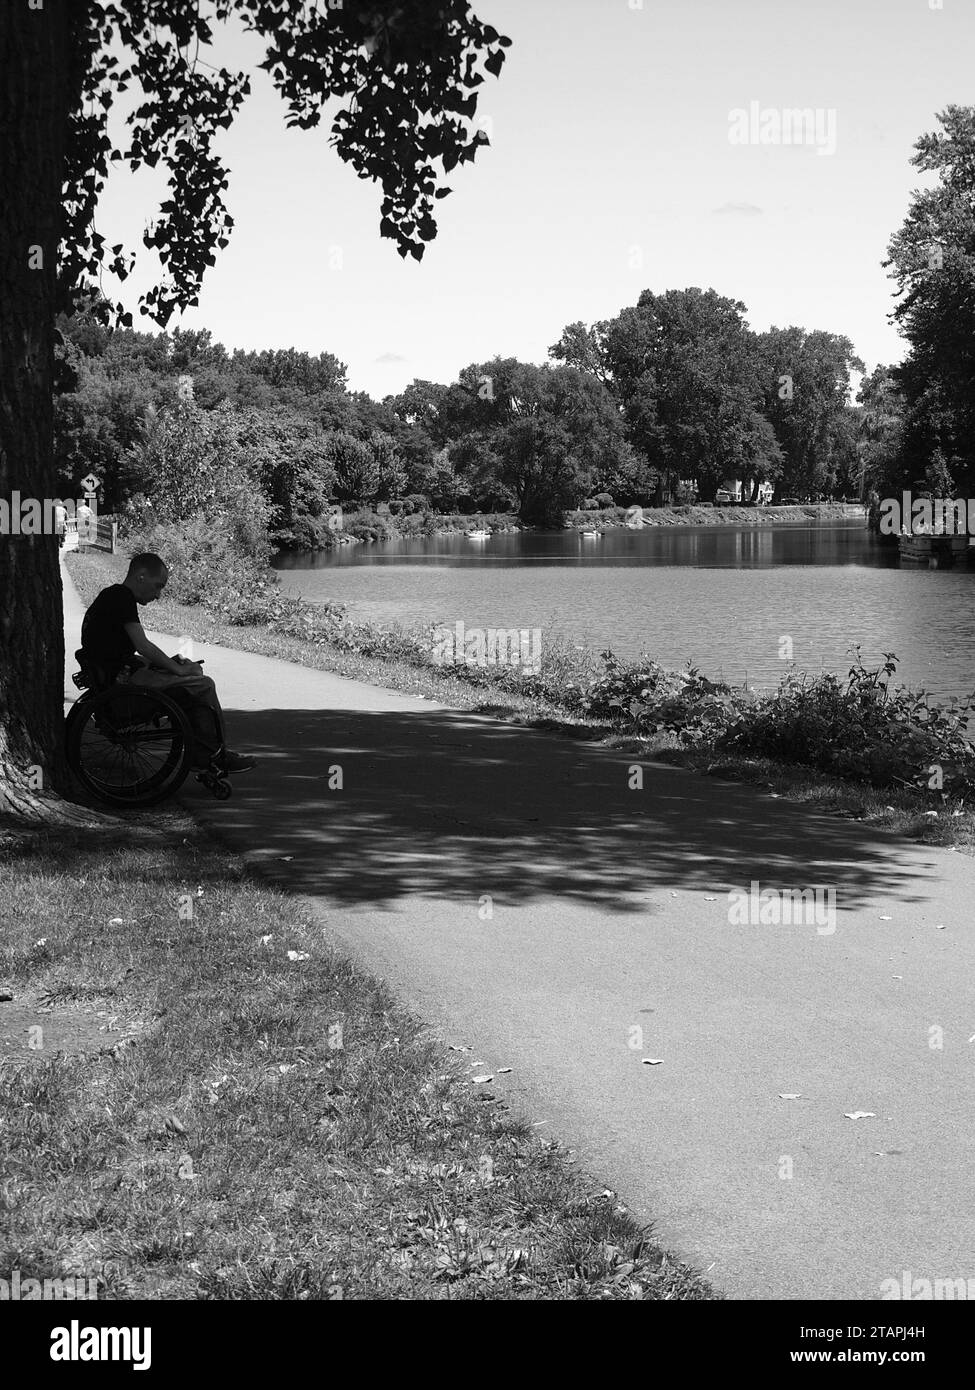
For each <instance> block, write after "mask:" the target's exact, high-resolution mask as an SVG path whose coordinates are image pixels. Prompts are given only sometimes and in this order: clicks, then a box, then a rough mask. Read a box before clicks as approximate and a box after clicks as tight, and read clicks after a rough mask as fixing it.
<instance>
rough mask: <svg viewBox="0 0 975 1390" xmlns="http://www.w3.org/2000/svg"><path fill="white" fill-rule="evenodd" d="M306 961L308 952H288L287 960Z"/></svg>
mask: <svg viewBox="0 0 975 1390" xmlns="http://www.w3.org/2000/svg"><path fill="white" fill-rule="evenodd" d="M307 959H308V952H307V951H289V952H288V960H307Z"/></svg>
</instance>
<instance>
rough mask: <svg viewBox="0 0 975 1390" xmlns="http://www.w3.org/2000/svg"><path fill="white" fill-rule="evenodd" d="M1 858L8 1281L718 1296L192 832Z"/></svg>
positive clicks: (117, 1288) (205, 1288)
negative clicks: (18, 1276)
mask: <svg viewBox="0 0 975 1390" xmlns="http://www.w3.org/2000/svg"><path fill="white" fill-rule="evenodd" d="M0 851H2V857H0V902H2V904H3V906H2V909H0V911H2V919H3V927H4V931H3V938H2V942H3V944H2V949H0V997H2V995H4V994H6V995H12V996H13V998H12V999H10V1000H8V1001H7V1002H4V1003H0V1156H2V1157H0V1171H2V1174H3V1183H2V1187H0V1204H2V1208H3V1222H2V1227H0V1275H2V1276H3V1277H6V1278H10V1277H11V1275H12V1271H14V1270H19V1271H20V1274H21V1279H22V1280H23V1279H26V1278H38V1279H43V1278H56V1277H64V1276H69V1275H74V1276H76V1277H82V1278H87V1279H96V1280H97V1281H98V1296H99V1297H100V1298H110V1299H126V1298H152V1299H221V1300H225V1299H231V1300H233V1299H254V1298H270V1299H276V1298H281V1299H300V1298H312V1299H323V1298H347V1299H348V1298H351V1299H356V1298H384V1299H448V1298H462V1299H495V1298H498V1299H617V1300H629V1299H709V1298H714V1297H717V1295H715V1294H714V1293H713V1292H712V1290H711V1289H710V1288H709V1286H708V1285H707V1283H706V1282H705V1281H704V1280H703V1279H702V1278H701V1277H699V1276H698V1275H697V1274H696V1273H694V1272H693V1271H691V1270H690V1269H688V1268H686V1267H685V1266H683V1265H681V1264H680V1263H679V1262H678V1261H676V1260H674V1259H672V1258H669V1257H668V1256H667V1255H666V1254H665V1253H664V1252H662V1251H661V1250H659V1249H658V1248H657V1247H656V1246H655V1245H654V1243H653V1241H652V1239H651V1238H650V1234H649V1232H648V1231H647V1230H646V1229H641V1228H640V1227H639V1226H638V1225H637V1224H636V1223H635V1222H634V1220H633V1219H632V1218H631V1217H630V1216H629V1215H628V1214H627V1212H626V1209H625V1208H624V1207H623V1206H622V1205H621V1204H620V1203H619V1202H618V1201H617V1199H616V1198H615V1195H614V1194H612V1193H607V1192H604V1191H602V1190H601V1185H600V1184H599V1183H598V1182H595V1181H593V1180H591V1179H587V1178H586V1177H585V1175H583V1174H582V1173H580V1172H579V1171H578V1170H577V1169H576V1168H575V1167H574V1165H573V1163H572V1160H571V1155H569V1154H568V1153H566V1152H565V1151H564V1150H563V1149H561V1148H560V1147H559V1146H558V1145H557V1143H555V1142H554V1141H551V1140H546V1139H544V1138H542V1137H541V1136H540V1134H539V1131H538V1129H537V1128H535V1127H533V1126H532V1124H531V1122H530V1119H521V1118H515V1117H513V1116H512V1115H511V1114H509V1113H508V1111H507V1109H506V1107H505V1105H504V1103H503V1102H501V1101H499V1100H497V1098H496V1097H494V1096H493V1095H492V1093H491V1087H490V1084H474V1083H473V1082H472V1079H471V1078H472V1075H477V1072H476V1071H474V1072H472V1070H471V1065H470V1064H471V1062H476V1061H477V1060H478V1058H477V1054H476V1052H474V1051H470V1052H460V1051H453V1050H449V1049H448V1048H447V1047H446V1046H445V1045H444V1044H443V1043H442V1042H440V1041H439V1040H438V1039H437V1038H436V1037H435V1036H433V1035H432V1034H431V1033H430V1032H428V1031H427V1030H426V1029H425V1027H424V1025H423V1024H422V1023H421V1022H419V1021H418V1020H417V1019H415V1018H413V1017H411V1016H410V1015H409V1014H408V1013H407V1012H405V1011H404V1010H403V1009H402V1008H401V1007H400V1006H399V1005H398V1004H397V1002H396V1000H395V999H394V998H393V997H392V996H391V995H390V993H389V992H388V990H387V989H386V987H385V986H384V985H383V984H382V983H380V982H378V981H377V980H375V979H372V978H370V977H369V976H367V975H363V974H361V973H359V972H357V971H356V969H355V968H354V966H353V965H352V964H351V963H350V962H349V961H348V960H346V959H344V958H343V957H342V956H340V955H338V954H337V953H335V952H334V951H333V950H331V949H330V947H329V946H328V944H327V942H326V941H325V940H324V939H323V936H322V931H321V928H320V927H317V928H316V927H315V926H313V925H312V924H311V922H310V921H309V918H308V916H307V914H305V913H304V912H303V910H302V905H301V902H300V901H299V900H297V899H294V898H290V897H288V896H286V895H284V894H282V893H280V892H278V891H276V890H275V891H272V890H270V889H268V888H266V887H264V886H263V885H262V884H260V883H259V882H257V881H255V880H254V879H252V878H250V877H248V876H247V874H246V873H245V871H244V868H243V866H242V865H241V863H240V862H239V861H238V860H237V859H235V858H234V857H233V856H232V855H230V854H228V853H227V852H226V851H225V850H223V849H221V848H220V847H218V846H217V845H215V844H214V843H212V842H211V841H209V840H208V838H207V837H206V836H205V835H204V834H203V832H202V831H201V830H200V829H199V828H198V827H197V826H196V825H195V823H194V822H193V821H192V820H190V819H187V818H186V817H185V816H183V815H182V814H181V813H179V812H176V811H172V810H165V809H156V810H153V811H144V812H141V813H131V814H129V815H128V816H127V817H126V824H125V825H124V826H122V827H121V828H115V829H109V830H104V831H85V832H83V833H82V832H78V831H70V832H68V833H63V832H59V833H58V834H57V836H54V835H51V834H49V833H33V834H30V835H18V834H16V833H15V832H12V831H10V830H7V831H5V832H4V831H0ZM5 1011H8V1012H6V1013H5ZM9 1011H14V1013H13V1014H11V1012H9ZM11 1017H16V1020H17V1024H16V1026H14V1027H13V1029H12V1032H13V1036H11V1028H10V1027H9V1026H8V1025H6V1024H5V1019H8V1018H11ZM5 1028H6V1033H7V1036H6V1037H4V1036H3V1032H4V1030H5ZM29 1030H33V1031H32V1032H29ZM25 1035H28V1039H29V1040H28V1041H27V1042H26V1045H25ZM58 1050H60V1052H61V1055H57V1052H58Z"/></svg>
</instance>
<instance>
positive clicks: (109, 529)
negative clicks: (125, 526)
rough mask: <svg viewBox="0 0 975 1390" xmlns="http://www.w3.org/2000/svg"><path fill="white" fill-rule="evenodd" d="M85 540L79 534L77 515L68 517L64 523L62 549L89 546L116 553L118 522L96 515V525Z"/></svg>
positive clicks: (77, 548)
mask: <svg viewBox="0 0 975 1390" xmlns="http://www.w3.org/2000/svg"><path fill="white" fill-rule="evenodd" d="M89 531H90V534H89V535H88V536H86V537H85V539H84V540H81V538H80V537H79V535H78V522H77V519H76V518H75V517H73V516H72V517H68V519H67V521H66V522H65V523H64V541H63V543H62V549H64V550H80V549H83V548H87V547H89V546H91V547H93V548H94V549H97V550H110V551H111V552H112V554H113V555H114V554H115V552H116V550H117V549H118V522H117V521H112V520H111V519H110V518H108V517H101V516H99V517H96V518H95V526H94V529H93V530H92V529H91V528H89Z"/></svg>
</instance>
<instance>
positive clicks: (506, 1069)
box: [498, 1067, 511, 1074]
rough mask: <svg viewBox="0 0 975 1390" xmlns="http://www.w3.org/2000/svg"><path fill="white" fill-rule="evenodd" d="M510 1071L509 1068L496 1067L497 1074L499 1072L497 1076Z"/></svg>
mask: <svg viewBox="0 0 975 1390" xmlns="http://www.w3.org/2000/svg"><path fill="white" fill-rule="evenodd" d="M510 1070H511V1068H510V1067H498V1072H499V1074H500V1073H503V1072H506V1071H510Z"/></svg>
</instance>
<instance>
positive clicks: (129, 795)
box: [65, 686, 193, 806]
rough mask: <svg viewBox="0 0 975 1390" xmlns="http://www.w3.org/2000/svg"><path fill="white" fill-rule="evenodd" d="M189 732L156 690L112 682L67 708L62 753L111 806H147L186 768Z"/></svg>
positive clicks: (175, 784) (176, 784)
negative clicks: (97, 692)
mask: <svg viewBox="0 0 975 1390" xmlns="http://www.w3.org/2000/svg"><path fill="white" fill-rule="evenodd" d="M192 750H193V734H192V731H191V729H190V724H189V720H188V719H187V717H186V715H185V714H184V712H183V710H182V709H181V708H180V706H179V705H178V704H177V703H176V701H175V700H172V699H170V698H169V696H167V695H165V694H163V692H162V691H160V690H140V689H138V688H134V689H133V688H131V687H128V686H112V687H111V688H110V689H108V690H103V691H101V692H100V693H99V694H97V695H93V696H86V697H84V698H82V699H81V700H79V701H78V702H77V703H76V704H75V705H74V706H73V708H72V709H71V711H70V713H69V714H68V718H67V722H66V726H65V753H66V756H67V760H68V766H69V767H70V768H71V770H72V772H73V773H74V774H75V776H76V777H77V778H78V781H79V782H80V783H81V785H82V786H83V787H84V788H85V790H86V791H88V792H90V793H91V795H92V796H94V797H97V798H98V800H99V801H107V802H108V803H110V804H111V805H113V806H152V805H154V804H155V803H156V802H157V801H162V800H163V799H164V797H167V796H172V795H173V794H174V793H175V792H176V791H178V790H179V788H180V787H181V786H182V785H183V782H184V781H185V779H186V775H187V773H188V772H189V770H190V762H191V755H192Z"/></svg>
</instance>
